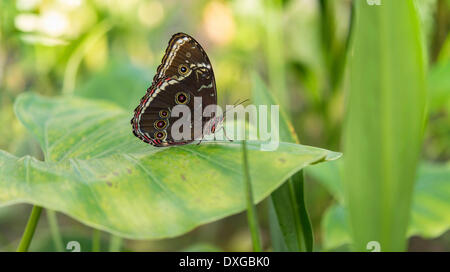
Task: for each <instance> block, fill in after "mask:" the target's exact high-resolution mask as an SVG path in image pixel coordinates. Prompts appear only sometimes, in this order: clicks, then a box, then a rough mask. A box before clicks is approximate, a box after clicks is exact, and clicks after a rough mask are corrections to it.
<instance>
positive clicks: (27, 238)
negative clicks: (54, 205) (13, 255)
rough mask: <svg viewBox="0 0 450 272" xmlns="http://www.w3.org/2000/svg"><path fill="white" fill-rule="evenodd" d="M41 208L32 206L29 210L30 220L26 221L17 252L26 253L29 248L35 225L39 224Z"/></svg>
mask: <svg viewBox="0 0 450 272" xmlns="http://www.w3.org/2000/svg"><path fill="white" fill-rule="evenodd" d="M41 212H42V207H40V206H36V205H35V206H33V210H31V215H30V218H29V219H28V223H27V226H26V228H25V231H24V233H23V235H22V239H21V240H20V244H19V247H18V248H17V252H26V251H28V247H29V246H30V243H31V240H32V239H33V235H34V231H35V230H36V226H37V223H38V222H39V217H40V216H41Z"/></svg>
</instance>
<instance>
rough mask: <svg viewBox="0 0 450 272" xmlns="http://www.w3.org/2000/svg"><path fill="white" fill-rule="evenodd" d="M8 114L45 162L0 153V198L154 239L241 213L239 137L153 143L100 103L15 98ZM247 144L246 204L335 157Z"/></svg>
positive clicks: (282, 146) (300, 149)
mask: <svg viewBox="0 0 450 272" xmlns="http://www.w3.org/2000/svg"><path fill="white" fill-rule="evenodd" d="M15 110H16V114H17V116H18V117H19V119H20V120H21V121H22V123H23V124H24V125H25V126H26V127H27V129H28V130H29V131H30V132H31V133H32V134H33V135H35V136H36V137H37V139H38V140H39V142H40V144H41V146H42V149H43V151H44V154H45V162H42V161H38V160H36V159H34V158H31V157H29V156H26V157H23V158H17V157H15V156H13V155H11V154H8V153H6V152H0V169H1V170H0V204H2V205H7V204H13V203H19V202H26V203H33V204H36V205H41V206H44V207H46V208H50V209H54V210H57V211H61V212H63V213H66V214H68V215H70V216H72V217H74V218H76V219H78V220H79V221H81V222H83V223H85V224H87V225H90V226H93V227H96V228H99V229H102V230H106V231H109V232H112V233H114V234H117V235H120V236H124V237H128V238H135V239H144V238H163V237H172V236H176V235H180V234H183V233H185V232H187V231H189V230H191V229H193V228H195V227H196V226H199V225H201V224H204V223H207V222H211V221H214V220H217V219H220V218H222V217H225V216H228V215H231V214H234V213H237V212H240V211H243V210H244V209H245V195H244V191H243V188H244V186H243V183H242V182H243V176H242V171H241V169H242V167H241V159H242V153H241V148H240V147H241V146H240V144H239V143H229V142H217V143H211V142H209V143H207V142H204V143H202V144H201V145H195V144H193V145H187V146H179V147H170V148H154V147H151V146H150V145H147V144H145V143H142V142H141V141H140V140H138V139H137V138H136V137H134V136H133V135H132V133H131V127H130V117H131V116H130V115H131V113H128V112H125V111H124V110H123V109H121V108H119V107H117V106H115V105H113V104H108V103H105V102H94V101H89V100H85V99H80V98H67V97H65V98H51V99H50V98H43V97H40V96H37V95H33V94H27V95H23V96H20V97H19V98H18V99H17V101H16V104H15ZM260 144H261V143H260V142H249V143H248V155H249V163H250V171H251V172H250V175H251V180H252V187H253V193H254V199H255V202H259V201H261V200H262V199H264V198H265V197H267V196H268V195H269V194H270V193H271V192H272V191H273V190H275V189H276V188H277V187H279V186H280V185H281V184H282V183H283V182H284V181H285V180H286V179H287V178H289V177H290V176H291V175H292V174H294V173H296V172H298V171H299V170H300V169H301V168H303V167H305V166H307V165H308V164H312V163H317V162H320V161H323V160H331V159H335V158H337V157H339V154H338V153H334V152H329V151H326V150H323V149H319V148H313V147H306V146H301V145H295V144H288V143H281V144H280V146H279V148H278V150H276V151H274V152H264V151H260Z"/></svg>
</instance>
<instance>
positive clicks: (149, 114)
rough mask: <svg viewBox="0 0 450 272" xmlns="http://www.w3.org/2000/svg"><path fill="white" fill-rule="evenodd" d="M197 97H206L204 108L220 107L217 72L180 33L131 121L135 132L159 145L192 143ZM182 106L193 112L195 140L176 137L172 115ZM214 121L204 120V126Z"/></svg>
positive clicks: (197, 46)
mask: <svg viewBox="0 0 450 272" xmlns="http://www.w3.org/2000/svg"><path fill="white" fill-rule="evenodd" d="M180 95H181V96H180ZM183 97H184V98H185V99H186V100H185V101H184V100H183ZM194 97H201V98H202V108H203V109H204V108H205V107H206V106H208V105H211V104H213V105H216V104H217V92H216V85H215V79H214V72H213V70H212V67H211V63H210V61H209V59H208V56H207V55H206V53H205V51H204V50H203V48H202V47H201V46H200V44H198V42H196V41H195V40H194V39H193V38H192V37H190V36H189V35H187V34H183V33H178V34H175V35H174V36H173V37H172V39H171V40H170V41H169V45H168V47H167V50H166V54H165V55H164V57H163V60H162V63H161V65H160V66H159V67H158V70H157V74H156V75H155V77H154V81H153V84H152V86H151V87H150V88H149V89H148V90H147V93H146V94H145V96H144V97H143V98H142V99H141V103H140V105H139V106H138V107H137V108H136V110H135V116H134V117H133V119H132V120H131V123H132V125H133V133H134V134H135V135H136V136H137V137H139V138H140V139H141V140H143V141H145V142H147V143H150V144H152V145H155V146H167V145H172V144H179V143H187V142H190V141H192V140H193V139H194V136H197V135H194V116H193V114H194ZM178 104H185V105H187V106H188V107H189V108H190V109H191V124H192V126H191V127H192V128H191V131H190V135H191V138H190V139H191V140H187V141H186V140H184V141H181V142H177V141H175V140H174V138H173V137H172V134H171V128H172V125H173V123H174V122H175V121H176V120H177V119H178V117H172V116H171V115H170V114H171V112H172V109H173V107H174V106H176V105H178ZM166 114H167V115H166ZM213 117H214V116H213ZM211 118H212V117H203V118H202V127H203V126H204V125H205V124H206V123H207V122H208V121H209V120H210V119H211ZM159 136H163V137H159Z"/></svg>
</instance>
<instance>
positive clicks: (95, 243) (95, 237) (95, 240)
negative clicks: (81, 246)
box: [92, 229, 102, 252]
mask: <svg viewBox="0 0 450 272" xmlns="http://www.w3.org/2000/svg"><path fill="white" fill-rule="evenodd" d="M101 235H102V233H101V232H100V230H98V229H94V230H93V232H92V252H99V251H100V248H101Z"/></svg>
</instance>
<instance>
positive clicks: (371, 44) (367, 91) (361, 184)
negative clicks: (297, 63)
mask: <svg viewBox="0 0 450 272" xmlns="http://www.w3.org/2000/svg"><path fill="white" fill-rule="evenodd" d="M354 3H355V5H356V17H355V19H356V20H355V32H354V36H353V38H354V40H353V44H352V46H353V47H352V53H351V57H350V59H349V68H350V78H349V79H350V84H349V85H350V88H349V92H348V97H347V101H346V102H347V103H346V105H347V108H346V112H347V114H346V120H345V125H344V138H343V144H344V151H345V156H346V157H345V164H344V179H343V181H344V188H345V195H346V201H347V204H348V206H349V213H350V222H351V226H352V238H353V240H354V244H353V245H354V246H355V249H356V250H365V249H366V245H367V243H368V242H370V241H378V242H379V243H380V244H381V248H382V249H383V250H386V251H401V250H404V249H405V246H406V230H407V225H408V220H409V215H410V203H411V196H412V190H413V185H414V180H415V175H416V166H417V162H418V159H419V154H420V150H421V144H422V135H423V127H424V123H425V122H424V120H425V118H424V117H425V115H424V111H425V101H426V92H425V91H426V86H425V69H426V68H425V57H424V49H423V44H422V41H423V39H422V33H421V30H420V23H419V19H418V16H417V10H416V5H415V3H414V1H412V0H407V1H383V4H382V5H380V6H370V5H367V3H366V2H365V1H355V2H354Z"/></svg>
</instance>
